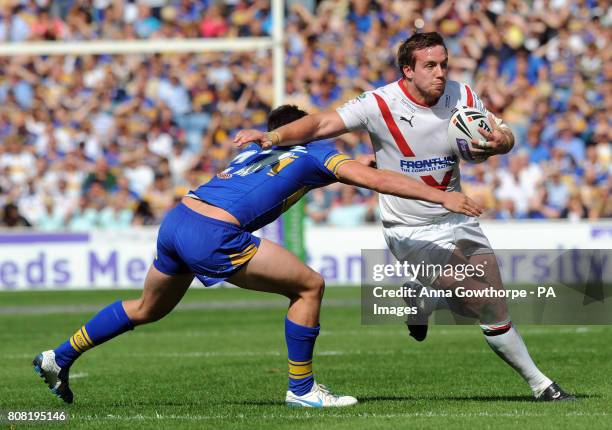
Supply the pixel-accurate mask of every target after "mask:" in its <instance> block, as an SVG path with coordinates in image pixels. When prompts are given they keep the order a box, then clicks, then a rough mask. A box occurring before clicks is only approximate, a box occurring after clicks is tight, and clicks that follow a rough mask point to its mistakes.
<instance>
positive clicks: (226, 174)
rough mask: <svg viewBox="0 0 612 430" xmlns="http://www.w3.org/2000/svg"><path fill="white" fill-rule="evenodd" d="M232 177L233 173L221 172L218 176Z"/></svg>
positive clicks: (223, 177) (220, 177) (221, 177)
mask: <svg viewBox="0 0 612 430" xmlns="http://www.w3.org/2000/svg"><path fill="white" fill-rule="evenodd" d="M231 177H232V174H231V173H225V172H219V173H217V178H219V179H229V178H231Z"/></svg>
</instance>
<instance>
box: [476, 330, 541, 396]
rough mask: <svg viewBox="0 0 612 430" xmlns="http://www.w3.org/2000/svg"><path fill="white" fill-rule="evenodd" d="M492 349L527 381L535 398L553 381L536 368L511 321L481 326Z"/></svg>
mask: <svg viewBox="0 0 612 430" xmlns="http://www.w3.org/2000/svg"><path fill="white" fill-rule="evenodd" d="M480 328H482V331H483V332H484V334H485V339H486V341H487V343H488V344H489V346H490V347H491V349H492V350H493V351H495V353H496V354H497V355H499V356H500V357H501V358H502V359H503V360H504V361H505V362H506V363H508V364H509V365H510V366H512V367H513V368H514V370H516V371H517V372H518V373H519V374H520V375H521V376H522V377H523V378H524V379H525V381H527V383H528V384H529V386H530V387H531V391H533V395H534V396H535V397H539V396H540V394H542V392H543V391H544V390H545V389H546V388H548V386H549V385H550V384H552V381H551V380H550V379H549V378H548V377H547V376H546V375H544V374H543V373H542V372H540V370H539V369H538V368H537V367H536V365H535V363H534V362H533V360H532V359H531V357H530V356H529V351H527V346H526V345H525V342H523V338H522V337H521V335H520V334H519V332H518V331H517V330H516V329H515V328H514V326H513V325H512V323H511V322H510V321H507V322H503V323H500V324H494V325H481V326H480Z"/></svg>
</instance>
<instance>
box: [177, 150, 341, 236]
mask: <svg viewBox="0 0 612 430" xmlns="http://www.w3.org/2000/svg"><path fill="white" fill-rule="evenodd" d="M348 160H351V157H349V156H348V155H345V154H342V153H340V152H338V150H337V149H336V148H335V146H334V145H333V143H331V142H329V141H322V142H317V143H315V144H312V145H306V146H293V147H288V148H280V147H278V148H272V149H267V150H262V149H261V148H260V147H259V146H258V145H256V144H252V145H250V146H248V147H247V148H246V149H245V150H244V151H242V152H241V153H240V154H238V155H237V156H236V158H234V159H233V160H232V161H231V162H230V164H229V166H228V167H227V168H226V169H225V170H224V171H222V172H221V173H219V174H217V175H216V176H215V177H213V179H211V180H210V181H209V182H207V183H205V184H203V185H201V186H200V187H199V188H198V189H197V190H195V191H191V192H190V193H189V195H192V196H194V197H197V198H198V199H200V200H203V201H205V202H207V203H209V204H211V205H214V206H217V207H220V208H222V209H225V210H226V211H227V212H229V213H231V214H232V215H233V216H235V217H236V219H238V221H239V222H240V225H241V226H242V227H243V228H244V229H245V230H247V231H255V230H258V229H259V228H261V227H263V226H264V225H266V224H269V223H270V222H272V221H274V220H275V219H276V218H278V217H279V216H280V215H281V214H282V213H283V212H284V211H286V210H287V209H288V208H290V207H291V206H292V205H293V204H294V203H295V202H297V201H298V200H299V199H300V197H302V196H303V195H304V194H306V193H307V192H308V191H309V190H311V189H313V188H318V187H323V186H325V185H328V184H331V183H333V182H336V181H337V178H336V176H335V175H336V172H337V170H338V168H339V167H340V166H341V165H342V164H343V163H345V162H346V161H348Z"/></svg>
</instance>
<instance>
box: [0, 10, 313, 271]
mask: <svg viewBox="0 0 612 430" xmlns="http://www.w3.org/2000/svg"><path fill="white" fill-rule="evenodd" d="M284 7H285V1H284V0H271V14H272V34H271V36H270V37H239V38H195V39H194V38H191V39H151V40H89V41H78V42H75V41H40V42H39V41H35V42H18V43H1V44H0V57H9V56H24V55H25V56H43V55H44V56H51V55H70V56H78V55H102V54H106V55H126V54H157V53H174V54H184V53H204V52H245V51H256V50H260V49H268V50H271V51H272V65H273V73H272V80H273V107H277V106H280V105H281V104H283V100H284V96H285V61H284V57H285V52H284V37H283V31H284ZM304 221H305V205H304V202H303V201H298V202H297V204H295V205H294V206H293V207H292V208H291V209H289V210H288V211H287V212H286V213H285V214H283V216H282V218H281V219H280V220H278V221H277V222H278V223H279V226H280V231H281V237H280V239H281V241H282V243H283V245H284V246H286V247H287V248H288V249H289V250H290V251H292V252H293V253H294V254H296V255H297V256H298V257H299V258H301V259H302V260H304V259H305V256H306V251H305V249H306V248H305V242H304Z"/></svg>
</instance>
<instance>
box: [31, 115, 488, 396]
mask: <svg viewBox="0 0 612 430" xmlns="http://www.w3.org/2000/svg"><path fill="white" fill-rule="evenodd" d="M305 115H306V113H305V112H303V111H300V110H299V109H298V108H297V107H295V106H287V105H285V106H281V107H279V108H277V109H275V110H274V111H273V112H272V113H271V114H270V117H269V121H268V128H269V129H270V130H273V129H275V128H277V127H280V126H281V125H284V124H287V123H289V122H292V121H294V120H297V119H299V118H301V117H302V116H305ZM336 181H340V182H344V183H347V184H353V185H358V186H362V187H366V188H369V189H372V190H375V191H378V192H381V193H388V194H393V195H396V196H399V197H404V198H415V199H420V200H427V201H430V202H434V203H441V204H443V205H444V207H446V208H447V209H449V210H451V211H454V212H458V213H464V214H466V215H471V216H478V215H480V213H481V209H480V207H479V206H478V205H477V204H476V203H474V202H473V201H472V200H470V199H469V198H468V197H466V196H465V195H463V194H461V193H456V192H452V193H450V192H443V191H440V190H438V189H436V188H433V187H429V186H428V185H425V184H424V183H419V182H417V181H415V180H413V179H410V178H407V177H405V176H403V175H400V174H397V173H393V172H389V171H385V170H376V169H374V168H371V167H368V166H366V165H364V164H361V163H359V162H356V161H355V160H353V159H351V158H350V157H348V156H347V155H345V154H341V153H339V152H338V151H337V150H336V148H335V147H334V146H333V145H332V144H331V143H329V144H326V143H319V144H317V145H307V146H294V147H291V148H285V149H281V148H278V149H277V148H271V149H268V150H262V149H261V148H260V147H259V146H258V145H255V144H253V145H251V146H249V147H247V148H246V150H245V151H243V152H241V153H240V154H238V156H237V157H236V158H234V160H232V161H231V163H230V164H229V166H228V167H227V168H226V169H225V170H224V171H223V172H221V173H219V174H218V175H217V176H216V177H214V178H213V179H212V180H211V181H209V182H207V183H206V184H204V185H202V186H201V187H199V188H198V189H196V190H194V191H191V192H189V194H187V195H186V196H185V197H183V199H182V201H181V203H179V205H178V206H176V207H175V208H174V209H172V210H171V211H170V212H169V213H168V214H167V216H166V218H165V219H164V221H163V222H162V225H161V227H160V229H159V234H158V239H157V256H156V258H155V261H154V263H153V265H152V266H151V268H150V269H149V272H148V274H147V277H146V279H145V284H144V289H143V292H142V296H141V297H140V298H139V299H137V300H126V301H117V302H115V303H113V304H111V305H109V306H107V307H106V308H104V309H102V310H101V311H100V312H98V314H96V315H95V316H94V317H93V318H92V319H91V320H89V321H88V322H87V323H86V324H85V325H83V326H82V327H81V328H79V329H78V330H77V332H76V333H75V334H74V335H72V336H71V337H70V338H68V339H67V340H66V341H65V342H64V343H62V344H61V345H60V346H58V347H57V348H56V349H54V350H49V351H44V352H42V353H41V354H39V355H38V356H37V357H36V358H35V359H34V362H33V364H34V368H35V370H36V371H37V372H38V373H39V374H40V375H41V376H42V377H43V378H44V379H45V381H46V383H47V384H48V385H49V388H51V390H52V391H53V392H54V393H55V394H56V395H57V396H58V397H60V398H61V399H63V400H64V401H65V402H67V403H71V402H72V400H73V395H72V391H71V390H70V388H69V370H70V366H71V365H72V364H73V363H74V361H75V360H76V359H77V358H78V357H79V356H80V355H81V354H82V353H83V352H85V351H87V350H88V349H90V348H92V347H94V346H97V345H100V344H101V343H103V342H105V341H107V340H109V339H112V338H114V337H116V336H118V335H120V334H122V333H124V332H126V331H128V330H132V329H133V328H134V327H135V326H137V325H141V324H146V323H150V322H153V321H157V320H159V319H160V318H162V317H164V316H165V315H166V314H168V313H169V312H170V311H171V310H172V309H173V308H174V307H175V306H176V305H177V304H178V302H179V301H180V300H181V298H182V297H183V295H184V294H185V292H186V291H187V289H188V288H189V285H191V282H192V281H193V278H194V276H195V277H197V278H198V279H199V280H200V281H202V282H203V283H204V285H206V286H209V285H212V284H215V283H217V282H220V281H224V280H227V281H229V282H231V283H232V284H235V285H237V286H239V287H242V288H246V289H249V290H256V291H263V292H270V293H278V294H282V295H284V296H286V297H287V298H288V299H289V310H288V312H287V317H286V318H285V338H286V342H287V349H288V359H289V389H288V391H287V394H286V398H285V401H286V403H287V404H288V405H291V406H303V407H331V406H349V405H353V404H355V403H357V399H355V398H354V397H351V396H338V395H335V394H333V393H331V392H330V391H329V389H327V388H326V387H325V386H323V385H319V384H317V382H316V381H315V380H314V375H313V372H312V355H313V349H314V344H315V340H316V338H317V336H318V334H319V308H320V305H321V299H322V297H323V290H324V286H325V284H324V281H323V278H322V277H321V275H319V274H318V273H317V272H315V271H313V270H312V269H310V268H309V267H308V266H306V265H305V264H304V263H302V261H300V260H299V259H298V258H297V257H296V256H295V255H293V254H292V253H291V252H289V251H287V250H286V249H284V248H282V247H281V246H279V245H277V244H275V243H273V242H270V241H268V240H266V239H260V238H258V237H256V236H254V235H253V234H252V232H253V231H255V230H258V229H259V228H261V227H262V226H264V225H266V224H268V223H270V222H271V221H273V220H275V219H276V218H277V217H278V216H279V215H280V214H281V213H283V211H285V210H286V209H287V208H289V207H290V206H291V205H292V204H293V203H295V202H296V201H297V200H298V199H299V198H300V197H302V196H303V195H304V194H305V193H306V192H308V190H311V189H313V188H317V187H322V186H325V185H328V184H331V183H333V182H336Z"/></svg>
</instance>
